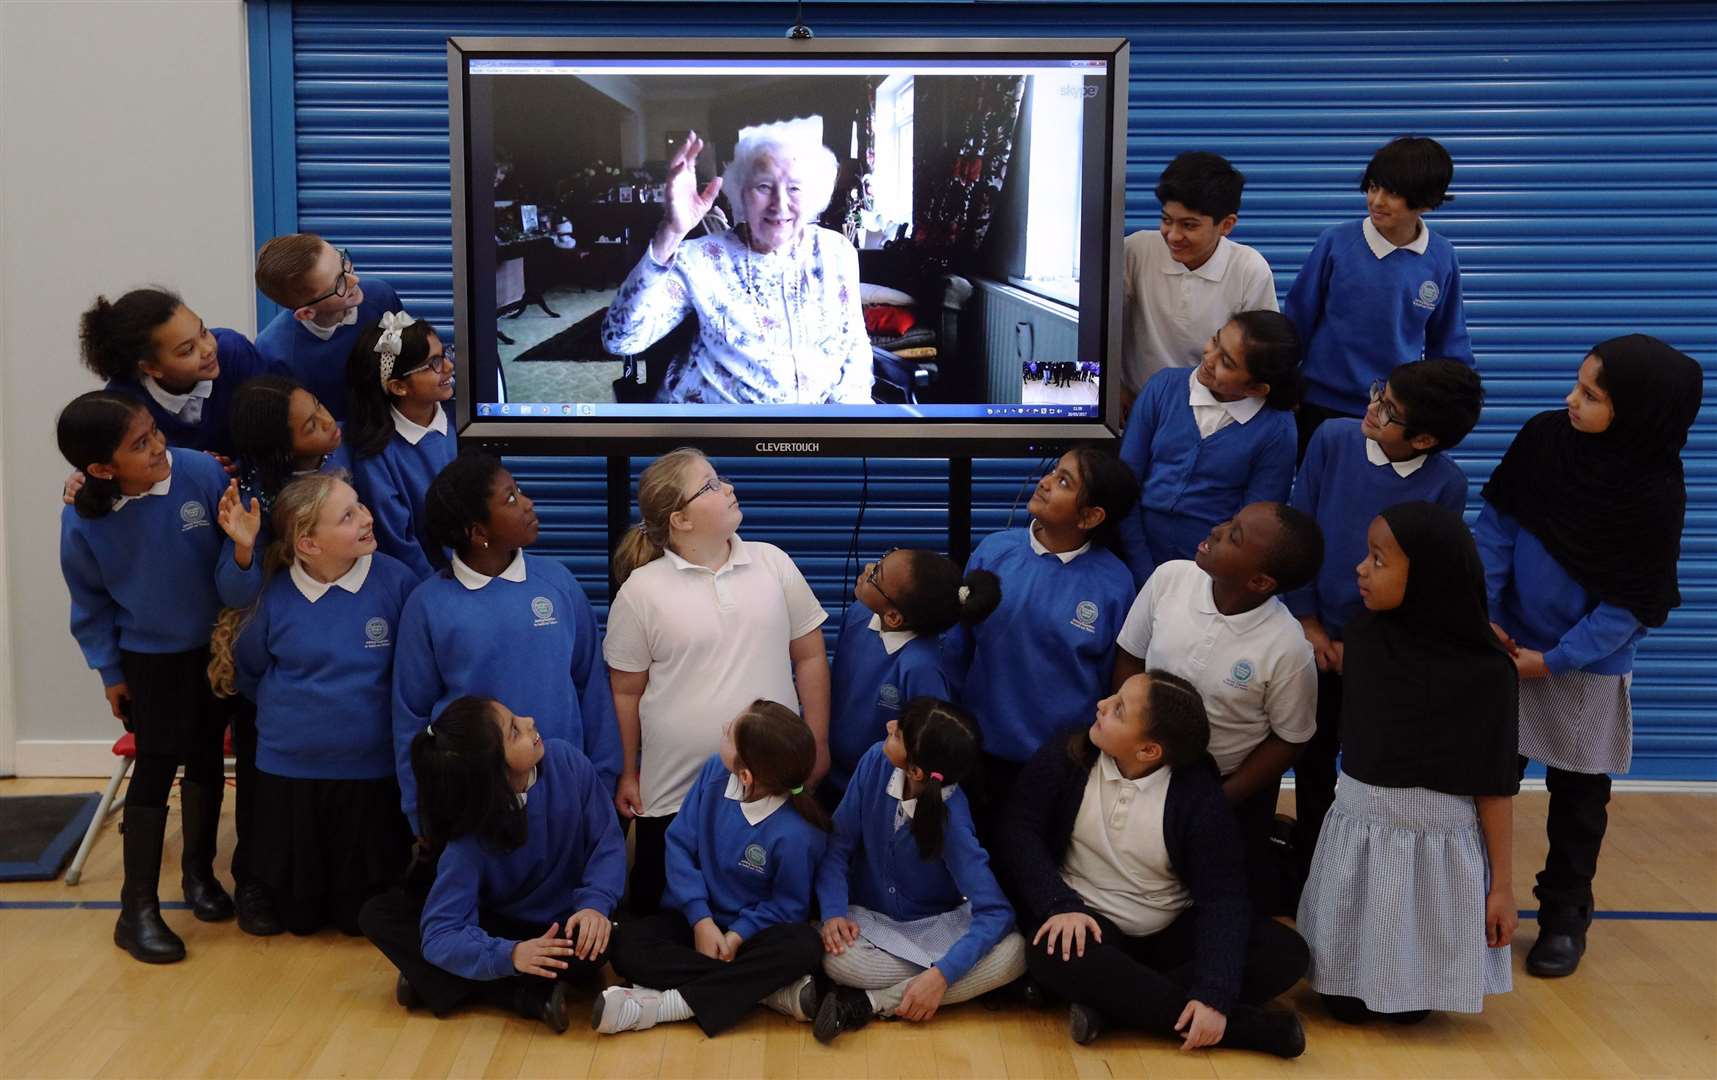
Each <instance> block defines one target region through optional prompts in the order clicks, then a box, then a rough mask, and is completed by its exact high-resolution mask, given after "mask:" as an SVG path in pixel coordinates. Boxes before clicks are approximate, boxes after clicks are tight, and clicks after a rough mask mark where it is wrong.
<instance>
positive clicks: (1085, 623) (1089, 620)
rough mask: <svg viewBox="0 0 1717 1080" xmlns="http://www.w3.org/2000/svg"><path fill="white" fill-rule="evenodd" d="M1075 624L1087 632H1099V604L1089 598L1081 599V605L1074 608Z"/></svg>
mask: <svg viewBox="0 0 1717 1080" xmlns="http://www.w3.org/2000/svg"><path fill="white" fill-rule="evenodd" d="M1073 625H1074V626H1076V627H1078V628H1079V629H1081V630H1083V631H1085V632H1086V633H1087V634H1095V633H1096V632H1097V605H1096V604H1094V603H1092V602H1091V601H1089V600H1081V601H1079V606H1078V607H1076V608H1074V609H1073Z"/></svg>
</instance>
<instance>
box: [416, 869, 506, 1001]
mask: <svg viewBox="0 0 1717 1080" xmlns="http://www.w3.org/2000/svg"><path fill="white" fill-rule="evenodd" d="M478 878H479V875H478V871H477V866H476V865H475V864H474V863H473V862H472V861H471V859H470V858H468V857H467V856H466V854H465V853H464V852H463V851H459V850H457V849H454V848H448V849H447V850H446V851H444V852H442V853H441V862H440V864H439V865H437V867H436V871H435V884H434V886H432V887H431V888H430V890H429V899H428V900H427V901H425V902H424V905H423V923H422V932H423V958H424V959H425V960H428V961H429V962H430V963H432V964H434V965H435V966H436V967H438V968H441V969H442V970H443V971H451V972H452V973H453V974H455V975H462V976H464V977H465V978H467V979H480V980H485V981H487V980H493V979H505V978H507V977H508V976H510V975H512V974H513V973H514V972H513V944H514V943H513V942H511V941H507V940H505V939H504V938H498V937H491V936H490V935H488V934H487V933H485V932H484V931H483V928H482V927H481V926H480V925H478V922H477V918H478V915H477V889H478V884H479V882H478Z"/></svg>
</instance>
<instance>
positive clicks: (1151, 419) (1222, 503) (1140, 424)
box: [1115, 311, 1300, 588]
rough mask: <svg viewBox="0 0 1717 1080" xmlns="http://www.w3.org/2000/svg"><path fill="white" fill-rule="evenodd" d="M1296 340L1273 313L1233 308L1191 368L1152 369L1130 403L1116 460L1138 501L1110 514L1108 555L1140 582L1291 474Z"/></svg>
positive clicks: (1282, 492) (1280, 493) (1277, 491)
mask: <svg viewBox="0 0 1717 1080" xmlns="http://www.w3.org/2000/svg"><path fill="white" fill-rule="evenodd" d="M1299 363H1300V343H1299V338H1298V336H1297V335H1296V334H1295V333H1294V325H1293V323H1290V322H1289V321H1288V320H1287V318H1286V317H1284V316H1282V315H1280V314H1278V313H1277V312H1274V311H1242V312H1240V313H1239V314H1238V315H1235V316H1234V317H1233V318H1231V319H1229V320H1228V322H1227V323H1226V324H1225V325H1224V326H1223V327H1222V329H1221V330H1219V331H1218V332H1217V333H1216V334H1215V335H1213V336H1212V337H1211V339H1210V340H1209V341H1208V342H1206V343H1205V346H1204V361H1203V363H1201V364H1199V366H1198V367H1195V368H1170V369H1167V370H1164V371H1159V372H1157V374H1156V375H1154V376H1152V378H1151V381H1150V382H1149V383H1147V384H1145V389H1144V392H1143V393H1142V394H1140V395H1139V399H1138V401H1137V402H1135V403H1134V405H1133V412H1132V415H1131V417H1130V418H1129V419H1128V421H1127V430H1126V434H1125V435H1124V436H1123V437H1122V440H1121V460H1122V461H1124V462H1126V463H1127V466H1128V467H1129V468H1131V469H1132V470H1133V473H1134V474H1135V475H1136V476H1138V478H1139V484H1140V489H1139V505H1138V507H1137V509H1136V510H1135V511H1134V512H1133V513H1131V514H1128V515H1127V516H1126V517H1125V518H1124V519H1122V521H1121V522H1119V526H1120V531H1119V538H1118V542H1117V543H1116V545H1115V553H1116V554H1117V555H1119V556H1121V558H1122V559H1123V560H1125V561H1126V563H1127V568H1128V569H1129V570H1131V571H1132V573H1133V585H1134V587H1135V588H1143V587H1144V584H1145V581H1146V579H1147V578H1149V577H1150V576H1151V571H1152V570H1153V569H1155V568H1156V567H1157V566H1158V565H1159V564H1161V563H1165V562H1169V561H1170V560H1173V559H1190V558H1192V556H1193V552H1194V549H1196V548H1197V547H1198V543H1199V541H1201V540H1203V539H1204V538H1205V537H1206V536H1208V535H1210V530H1211V529H1212V528H1213V527H1214V526H1215V525H1216V524H1217V523H1219V522H1223V521H1227V520H1228V519H1229V518H1231V517H1233V516H1234V515H1235V514H1236V513H1238V512H1239V510H1240V508H1241V507H1242V506H1246V505H1248V504H1249V503H1255V502H1281V501H1283V500H1285V499H1286V498H1287V497H1288V489H1289V488H1290V487H1291V486H1292V484H1293V480H1294V415H1293V408H1294V405H1295V404H1296V403H1297V402H1298V401H1299V397H1300V379H1299V370H1298V369H1299Z"/></svg>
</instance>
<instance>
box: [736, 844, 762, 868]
mask: <svg viewBox="0 0 1717 1080" xmlns="http://www.w3.org/2000/svg"><path fill="white" fill-rule="evenodd" d="M768 864H769V853H768V852H767V851H765V850H763V845H762V844H747V845H745V857H744V858H742V859H741V860H740V862H739V865H740V866H741V867H743V868H745V869H746V870H750V871H752V872H753V873H758V874H761V873H763V871H764V868H765V867H766V866H768Z"/></svg>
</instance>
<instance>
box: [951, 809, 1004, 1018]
mask: <svg viewBox="0 0 1717 1080" xmlns="http://www.w3.org/2000/svg"><path fill="white" fill-rule="evenodd" d="M947 809H948V817H947V819H946V820H945V822H944V823H943V828H942V862H943V863H944V864H945V865H946V866H947V867H948V872H949V873H950V874H952V875H953V877H954V884H956V885H958V886H959V887H960V892H961V894H962V895H964V896H965V897H966V899H967V900H968V901H970V902H971V904H972V925H971V927H970V928H968V929H967V931H966V932H965V933H964V934H963V935H961V937H960V940H959V941H956V942H954V946H953V948H951V949H949V950H948V951H947V952H946V953H945V954H943V956H942V959H940V960H938V961H936V967H937V968H939V969H940V970H941V972H942V976H943V978H945V979H947V980H948V984H949V985H950V986H952V985H953V984H954V983H957V982H959V981H960V980H961V979H963V978H965V976H966V973H967V972H969V971H971V970H972V965H973V964H976V963H977V962H978V961H979V960H982V959H983V958H984V954H985V953H987V952H989V951H990V950H991V949H993V948H995V947H996V946H997V945H998V944H1000V942H1001V940H1002V937H1003V936H1004V935H1006V934H1007V932H1008V931H1009V930H1011V929H1013V924H1014V910H1013V907H1012V906H1011V905H1010V904H1009V903H1008V901H1007V897H1005V896H1003V895H1002V887H1001V886H1000V885H998V884H997V883H996V875H995V874H994V873H992V872H991V870H990V857H989V856H988V855H986V854H985V853H984V849H983V848H982V847H981V846H979V844H978V834H977V833H976V832H975V831H974V830H973V827H972V814H971V811H970V810H968V809H967V808H966V800H965V799H964V798H957V799H955V800H954V801H953V802H950V803H949V804H948V807H947Z"/></svg>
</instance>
